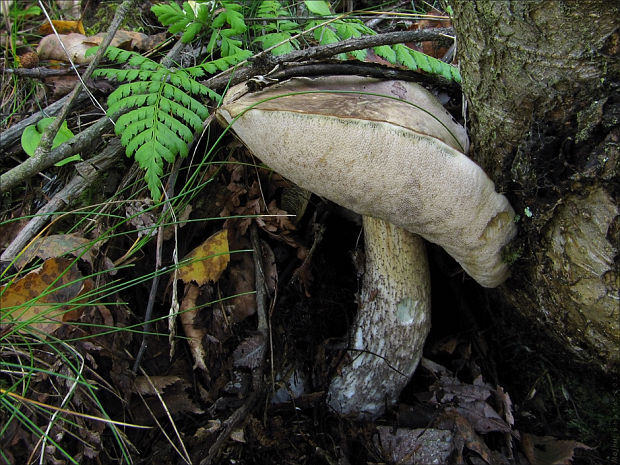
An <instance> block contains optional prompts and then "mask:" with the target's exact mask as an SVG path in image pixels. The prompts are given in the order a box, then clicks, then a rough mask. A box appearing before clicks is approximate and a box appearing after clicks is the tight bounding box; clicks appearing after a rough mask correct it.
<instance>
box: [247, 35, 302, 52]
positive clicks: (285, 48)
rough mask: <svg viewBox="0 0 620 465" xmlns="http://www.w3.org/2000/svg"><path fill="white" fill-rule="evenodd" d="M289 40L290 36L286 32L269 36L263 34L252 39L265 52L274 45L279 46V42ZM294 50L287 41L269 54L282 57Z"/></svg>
mask: <svg viewBox="0 0 620 465" xmlns="http://www.w3.org/2000/svg"><path fill="white" fill-rule="evenodd" d="M290 38H291V34H289V33H288V32H272V33H270V34H265V35H263V36H261V37H257V38H256V39H254V42H259V43H260V44H261V46H262V48H263V50H266V49H268V48H270V47H273V46H274V45H276V44H279V43H280V42H283V41H285V40H289V39H290ZM294 49H295V47H293V44H292V43H291V42H290V41H289V42H286V43H284V44H282V45H280V46H279V47H276V48H274V49H273V50H272V51H271V53H273V54H274V55H283V54H285V53H289V52H292V51H293V50H294Z"/></svg>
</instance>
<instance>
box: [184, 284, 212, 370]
mask: <svg viewBox="0 0 620 465" xmlns="http://www.w3.org/2000/svg"><path fill="white" fill-rule="evenodd" d="M199 295H200V288H199V287H198V286H197V285H196V284H193V283H188V284H187V286H185V295H184V296H183V300H182V301H181V305H180V308H179V312H180V314H181V325H182V326H183V331H185V335H186V336H187V338H188V339H187V343H188V344H189V348H190V351H191V353H192V356H193V357H194V368H200V369H201V370H205V371H206V370H207V367H206V365H205V362H204V361H205V350H204V347H203V346H202V338H203V337H204V336H206V334H207V332H206V331H205V329H204V328H202V327H200V326H198V325H196V324H195V323H194V319H195V318H196V317H197V316H198V311H197V310H198V309H197V308H195V307H196V300H198V296H199Z"/></svg>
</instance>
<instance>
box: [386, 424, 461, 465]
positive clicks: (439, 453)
mask: <svg viewBox="0 0 620 465" xmlns="http://www.w3.org/2000/svg"><path fill="white" fill-rule="evenodd" d="M377 430H378V432H379V436H378V437H375V443H376V445H377V447H380V448H381V449H383V453H384V458H385V459H387V460H388V461H389V462H390V463H398V464H402V465H414V464H415V465H435V464H438V463H448V462H449V458H450V454H451V453H452V449H453V447H454V446H453V442H454V438H453V437H452V432H451V431H447V430H439V429H432V428H425V429H408V428H398V429H397V430H396V431H394V429H393V428H392V427H391V426H378V427H377Z"/></svg>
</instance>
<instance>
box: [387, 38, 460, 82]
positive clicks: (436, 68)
mask: <svg viewBox="0 0 620 465" xmlns="http://www.w3.org/2000/svg"><path fill="white" fill-rule="evenodd" d="M392 48H393V49H394V51H395V52H396V60H395V61H392V63H394V64H396V63H400V64H402V65H404V66H406V67H407V68H409V69H411V70H417V69H421V70H422V71H424V72H425V73H429V74H438V75H440V76H443V77H444V78H446V79H448V80H450V81H454V82H458V83H460V82H461V73H460V72H459V70H458V68H457V67H456V66H452V65H449V64H448V63H444V62H443V61H441V60H438V59H437V58H434V57H431V56H428V55H426V54H425V53H422V52H418V51H417V50H413V49H411V48H409V47H407V46H406V45H402V44H398V45H394V46H393V47H392Z"/></svg>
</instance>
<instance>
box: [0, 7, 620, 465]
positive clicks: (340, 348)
mask: <svg viewBox="0 0 620 465" xmlns="http://www.w3.org/2000/svg"><path fill="white" fill-rule="evenodd" d="M17 3H18V4H19V6H20V8H22V9H26V8H27V7H29V6H36V5H35V2H22V3H20V2H17ZM43 3H46V4H47V3H49V2H43ZM78 3H79V2H78ZM142 3H147V4H148V3H149V2H142ZM109 5H110V4H109V3H108V4H106V3H105V2H97V1H91V2H90V3H89V4H88V6H85V7H84V8H83V10H82V11H81V15H82V19H83V21H84V24H86V25H87V26H88V27H94V25H96V24H97V21H100V20H101V19H100V18H101V9H104V8H108V7H109ZM147 6H148V5H147ZM51 11H53V12H54V13H55V14H56V15H57V17H64V16H63V13H62V12H61V11H60V10H58V9H55V10H54V9H52V10H51ZM134 13H136V12H134ZM65 15H68V13H65ZM134 16H135V17H137V18H139V24H140V28H141V29H142V30H143V31H144V32H146V33H147V34H146V38H145V37H143V36H140V40H143V41H144V44H146V45H144V47H146V48H145V49H143V50H152V49H154V48H156V47H155V46H154V45H152V42H150V41H157V40H159V41H160V42H162V43H158V44H157V46H158V47H157V51H156V52H155V54H154V55H152V57H155V56H163V55H164V54H166V53H167V52H168V51H169V49H170V48H171V47H172V45H173V44H174V41H171V40H168V41H167V42H164V41H165V40H166V34H162V31H164V29H162V28H161V27H159V28H156V27H155V26H153V24H156V20H155V19H154V17H153V15H152V14H150V12H149V11H148V8H145V9H141V10H140V11H139V13H136V14H135V15H134ZM8 17H9V16H6V14H5V16H3V21H4V22H3V25H2V26H1V27H2V28H4V29H3V30H2V35H3V36H5V35H6V36H7V37H11V36H12V35H14V34H15V31H16V29H14V27H16V26H15V23H13V24H12V25H11V22H10V21H9V20H8ZM12 18H13V19H15V18H17V16H14V17H12ZM19 18H21V19H20V23H19V28H18V29H17V30H18V31H20V33H23V35H20V41H19V43H18V44H17V45H16V44H15V43H14V44H13V45H8V42H3V43H2V44H1V45H0V46H1V47H3V54H4V60H3V62H2V67H3V70H4V71H3V75H2V82H1V86H2V87H1V88H0V97H1V99H2V102H1V104H2V107H1V108H0V113H1V115H2V126H0V131H2V132H1V133H0V137H2V135H4V134H6V132H5V131H8V130H9V129H11V127H14V126H15V125H17V124H19V123H20V122H21V121H23V120H24V119H25V118H27V117H29V116H31V115H32V114H35V113H37V112H38V111H39V110H40V109H42V108H47V107H49V105H51V104H52V103H54V102H55V101H57V100H58V99H60V98H61V97H62V96H63V95H64V94H65V93H67V92H68V91H69V90H70V89H71V88H72V87H73V85H74V84H75V76H73V75H72V72H71V73H66V74H62V73H59V74H61V75H60V76H49V75H46V74H45V72H44V70H52V69H55V70H58V68H57V67H55V68H52V64H50V62H49V61H41V62H40V63H37V64H36V65H35V66H34V67H31V68H29V69H31V70H33V69H34V70H37V71H38V72H40V74H39V75H36V74H35V73H34V72H32V73H30V74H29V73H28V72H26V71H23V72H21V74H20V72H13V73H11V72H9V69H16V66H15V64H16V62H15V61H14V60H13V58H12V57H14V56H15V55H18V56H20V57H21V58H20V59H21V63H22V66H23V62H25V61H26V60H27V59H29V58H33V56H32V53H34V46H35V45H36V43H35V42H27V41H26V37H29V38H30V37H31V36H30V35H27V34H26V33H25V32H23V31H26V30H27V31H32V30H34V29H35V28H38V27H39V25H41V24H44V23H45V19H44V16H43V15H42V14H40V13H39V14H29V15H23V16H20V17H19ZM130 24H131V22H130ZM134 26H135V27H136V28H137V27H138V26H137V25H136V23H134ZM7 28H8V29H7ZM104 30H105V29H104ZM126 32H127V33H135V32H136V31H131V30H129V27H127V30H126ZM39 34H40V35H43V33H39ZM157 34H159V35H157ZM136 37H138V36H132V39H128V40H130V41H131V40H134V39H135V40H138V39H136ZM31 40H34V39H31ZM152 59H155V58H152ZM54 66H57V65H54ZM22 69H25V68H22ZM80 69H81V70H83V67H80ZM89 84H92V85H91V89H92V92H93V94H94V97H95V99H96V100H97V101H99V102H102V105H103V106H105V104H104V103H103V102H105V97H106V95H108V94H109V93H110V91H111V90H112V89H113V88H114V85H115V84H114V83H112V82H108V81H105V80H98V81H96V82H89ZM451 92H455V91H451ZM448 97H449V99H450V102H451V103H452V108H451V110H452V111H453V113H454V114H455V115H456V116H458V115H459V114H460V111H461V109H460V95H459V94H458V91H456V93H453V94H451V95H448ZM101 117H102V112H101V110H100V109H98V108H97V107H96V106H95V105H93V104H92V102H91V101H89V100H85V101H84V103H82V104H80V105H79V106H77V107H75V108H74V109H73V110H72V111H71V113H70V114H69V116H68V118H67V127H68V128H69V129H71V130H72V131H73V133H74V134H78V133H80V132H82V131H84V130H85V129H87V128H88V127H90V126H92V125H93V124H94V123H95V122H97V121H99V120H100V119H101ZM221 134H222V129H221V128H219V127H216V125H215V124H212V125H210V126H209V127H208V128H207V130H206V131H205V133H204V134H203V135H202V137H201V138H200V139H199V140H197V141H196V142H195V144H194V145H193V146H192V147H191V150H190V156H189V157H188V158H187V159H185V160H183V161H182V163H179V164H177V165H175V167H174V168H172V167H171V166H169V167H168V168H165V169H168V170H169V171H168V173H170V172H172V173H174V176H172V175H170V174H166V175H165V177H164V178H163V181H164V184H165V185H166V186H171V187H170V188H171V189H172V190H171V192H173V191H174V186H175V185H176V186H177V190H178V189H179V187H178V186H190V187H191V189H190V190H191V194H186V195H185V196H184V197H183V196H182V197H175V198H176V199H177V202H176V203H175V204H174V208H173V211H174V215H175V216H174V217H172V216H171V215H170V211H169V210H167V207H164V204H165V202H164V203H159V204H157V203H153V201H152V200H150V197H149V194H148V191H147V189H146V188H145V183H144V181H143V179H142V177H143V172H142V171H141V170H140V169H138V168H137V167H136V166H135V165H134V163H133V161H132V160H131V159H129V158H127V157H124V156H117V155H115V156H114V158H113V162H112V163H110V164H109V165H107V168H106V169H105V172H104V173H101V174H102V176H99V177H97V178H96V181H93V183H92V185H88V186H86V187H87V188H86V189H85V190H84V191H83V192H82V193H81V194H80V195H79V196H77V197H76V198H75V199H73V200H72V203H71V204H70V205H62V208H60V209H58V208H57V209H56V210H54V214H52V215H51V218H52V220H51V221H49V222H48V223H47V224H45V227H44V228H43V229H41V230H40V234H39V231H37V232H36V233H35V234H37V235H38V236H37V237H38V239H36V241H35V242H30V240H31V239H34V236H33V237H30V238H29V239H28V241H27V243H28V246H27V247H26V252H25V253H23V254H21V255H20V257H18V258H17V259H16V260H10V261H7V262H3V263H0V264H1V265H2V268H1V269H0V293H1V294H0V295H2V296H3V297H2V299H3V302H2V304H1V305H0V308H2V312H3V314H2V320H3V321H2V325H0V399H1V401H2V402H1V403H0V451H2V452H1V453H0V464H4V463H7V464H15V465H17V464H26V463H28V464H29V463H50V464H51V463H54V464H64V463H81V464H90V463H92V464H102V465H108V464H116V463H136V464H139V463H156V464H177V463H192V464H196V465H198V464H201V465H203V464H207V463H222V464H223V463H236V464H275V463H277V464H296V465H304V464H366V463H369V464H370V463H399V464H407V463H411V464H414V463H415V464H426V463H466V464H473V465H479V464H485V463H486V464H528V463H530V464H532V465H547V464H549V465H551V464H569V463H574V464H583V465H586V464H610V465H611V464H615V463H618V454H619V453H620V443H619V442H618V441H619V439H618V438H619V437H620V435H619V429H618V421H619V420H618V418H619V417H620V406H619V403H618V399H617V398H615V397H614V389H615V392H618V388H617V386H615V387H614V384H613V380H610V379H609V378H607V377H605V376H604V374H602V373H600V372H598V371H596V370H595V369H593V368H591V367H588V366H585V365H584V364H582V363H580V362H579V361H578V360H575V359H574V358H572V357H571V356H569V355H568V354H567V353H566V352H565V351H563V350H562V348H561V347H558V346H557V345H556V344H555V343H554V342H553V341H552V339H550V338H549V337H548V336H547V335H546V334H545V332H544V330H543V329H542V328H539V327H538V326H537V325H536V324H535V323H532V322H531V321H528V320H526V319H525V318H524V317H523V316H521V315H519V314H518V313H517V312H516V311H515V310H514V309H507V308H502V307H501V306H499V305H498V304H497V303H496V299H495V298H494V296H495V295H496V294H494V293H495V292H498V291H494V290H484V289H482V288H481V287H479V286H478V285H477V284H476V283H475V282H474V281H472V280H471V279H470V278H468V277H467V276H466V275H465V274H464V273H463V272H462V270H461V269H460V267H459V265H458V264H456V262H454V261H453V260H452V258H450V257H449V256H448V255H447V254H446V253H445V252H444V251H443V250H441V249H440V248H439V247H436V246H433V245H430V244H429V247H428V253H429V259H430V262H431V275H432V278H431V281H432V307H433V313H432V329H431V333H430V335H429V337H428V339H427V342H426V345H425V349H424V358H423V360H422V362H421V363H420V366H419V367H418V369H417V371H416V373H415V374H414V376H413V378H412V379H411V381H410V382H409V384H408V385H407V387H406V388H405V390H404V391H403V392H402V394H401V396H400V398H399V401H398V402H397V404H396V405H393V406H388V408H387V409H386V413H385V414H384V415H382V416H381V417H380V418H379V419H377V420H376V421H359V420H356V419H354V418H346V417H340V416H338V415H337V414H336V413H335V412H333V411H331V410H330V409H329V408H328V406H327V404H326V402H325V398H326V391H327V389H328V387H329V383H330V380H331V379H332V377H333V376H334V374H335V373H336V372H337V370H338V364H339V362H340V361H341V359H342V357H343V356H344V353H345V350H344V349H345V348H346V347H347V344H348V340H347V330H348V328H349V327H350V324H351V321H352V320H353V318H354V316H355V312H356V309H357V296H358V293H359V291H360V286H361V280H360V276H361V273H362V270H361V268H360V266H359V265H358V263H359V257H363V250H362V249H363V240H362V231H361V221H360V218H359V217H358V216H357V215H355V214H353V213H351V212H348V211H344V210H343V209H341V208H339V207H336V206H334V205H332V204H330V203H329V202H327V201H325V200H323V199H321V198H319V197H316V196H311V197H309V198H305V200H304V201H303V202H302V206H301V207H300V206H299V203H298V202H296V201H295V197H296V196H297V197H298V196H299V192H298V191H297V190H296V189H295V187H294V186H293V185H292V184H291V183H289V182H288V181H286V180H285V179H283V178H281V177H279V176H278V175H277V174H274V173H272V172H270V171H268V170H267V169H265V168H263V167H261V166H260V165H258V164H257V163H256V160H255V159H254V158H253V157H252V155H251V154H249V153H248V151H247V149H245V148H244V147H242V146H241V145H240V144H239V143H238V142H237V141H236V140H235V139H234V138H233V137H232V136H230V135H229V134H228V135H225V136H224V138H222V139H221V140H220V141H219V142H218V143H217V146H215V141H216V140H218V137H219V136H220V135H221ZM113 139H114V134H113V131H112V130H111V129H110V130H109V131H108V132H106V133H105V134H104V135H103V136H102V137H97V138H94V139H93V140H92V141H91V144H90V145H89V146H88V149H87V150H86V151H83V152H82V153H81V158H82V159H88V158H90V157H92V156H94V155H97V154H100V153H101V152H102V151H103V150H104V148H105V147H107V146H110V144H111V142H110V141H112V140H113ZM6 140H8V139H5V141H6ZM5 141H3V140H1V139H0V173H6V172H8V171H9V170H11V169H13V168H14V167H16V166H18V165H20V164H21V163H22V162H23V161H24V160H26V159H27V155H26V154H25V152H24V147H23V145H22V144H20V141H21V137H20V139H18V140H17V141H15V140H14V139H12V140H11V143H10V144H8V143H5ZM35 146H36V144H35ZM213 147H216V149H215V150H213ZM207 152H209V153H211V156H210V158H209V159H208V161H207V162H200V160H201V159H202V158H203V157H204V156H205V154H207ZM75 167H76V165H75V164H74V163H68V164H64V165H63V166H52V167H49V168H47V169H45V170H43V171H42V172H40V173H38V174H36V175H35V176H32V177H30V178H29V179H27V180H26V181H24V182H23V183H20V185H18V186H16V187H14V188H12V189H9V190H7V191H4V190H3V191H2V199H1V202H2V208H1V209H0V253H4V252H6V250H7V248H9V247H10V246H11V245H12V244H13V243H14V242H15V241H16V239H17V238H19V237H20V234H23V231H24V228H26V227H27V225H28V224H30V223H31V221H32V219H33V218H36V217H37V213H38V212H39V214H40V211H41V209H42V208H45V206H46V205H48V204H49V203H50V202H51V201H53V200H54V199H55V198H56V196H57V194H58V193H59V192H62V190H63V188H65V186H67V184H69V183H71V182H72V181H73V180H74V179H75V176H76V168H75ZM173 178H174V180H173ZM291 199H293V200H291ZM222 238H225V239H226V240H225V241H223V240H222ZM257 249H260V250H261V251H262V252H261V253H260V254H256V253H254V251H255V250H257ZM229 251H230V258H229V260H226V262H225V263H219V264H215V262H214V261H213V260H211V257H213V256H214V255H226V256H228V252H229ZM190 253H192V254H193V255H192V257H194V258H196V257H198V258H199V259H202V263H203V264H204V267H201V268H200V269H197V270H196V269H194V270H188V269H183V268H182V267H179V266H178V261H179V260H181V259H182V258H183V257H187V256H188V254H190ZM257 261H258V262H259V263H258V264H259V265H260V266H258V267H257V266H256V265H257ZM257 269H260V270H262V271H259V272H257V271H256V270H257ZM175 270H176V272H175ZM257 285H258V286H262V287H264V288H265V289H266V291H265V293H264V295H263V298H264V301H265V306H266V308H265V309H264V310H263V311H264V314H265V316H266V319H267V323H268V324H267V328H268V330H267V333H264V334H263V333H260V331H259V328H258V325H259V321H258V320H259V316H258V315H257V312H259V311H260V309H259V307H260V306H261V303H260V302H259V301H258V300H257V294H256V293H255V292H254V290H255V289H256V288H257ZM50 289H51V290H50ZM258 299H260V296H259V298H258ZM33 302H37V305H32V303H33ZM28 303H29V304H30V305H29V304H28ZM9 309H10V312H12V313H11V314H9ZM171 310H172V311H180V312H181V314H182V317H179V318H178V320H179V321H178V322H177V323H176V326H177V328H176V329H173V330H171V325H172V323H171V322H172V321H173V320H174V319H170V318H169V313H170V311H171ZM45 312H51V314H52V315H54V316H49V314H48V315H47V316H45V315H44V313H45ZM9 315H11V316H9ZM171 331H172V337H170V334H171ZM171 341H174V349H173V347H172V346H171ZM261 351H265V356H264V358H263V357H259V358H256V357H254V356H253V355H252V354H254V353H255V352H260V353H261V354H262V352H261ZM137 361H138V363H137ZM256 373H260V374H262V375H263V376H260V377H259V378H260V379H257V376H256ZM106 419H107V420H106ZM102 420H103V421H102ZM108 420H114V421H115V422H116V423H113V422H110V421H108ZM40 456H42V458H41V459H39V457H40Z"/></svg>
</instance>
